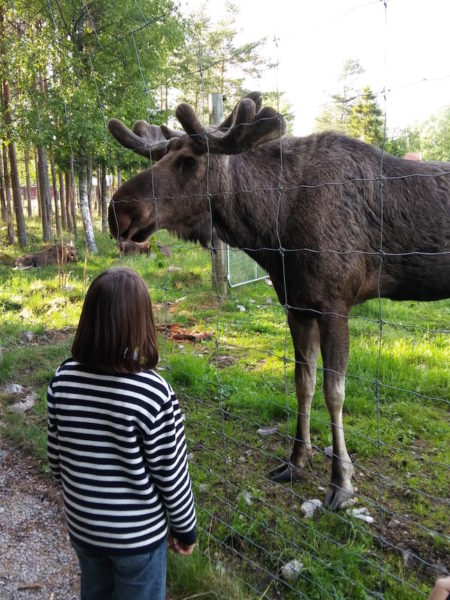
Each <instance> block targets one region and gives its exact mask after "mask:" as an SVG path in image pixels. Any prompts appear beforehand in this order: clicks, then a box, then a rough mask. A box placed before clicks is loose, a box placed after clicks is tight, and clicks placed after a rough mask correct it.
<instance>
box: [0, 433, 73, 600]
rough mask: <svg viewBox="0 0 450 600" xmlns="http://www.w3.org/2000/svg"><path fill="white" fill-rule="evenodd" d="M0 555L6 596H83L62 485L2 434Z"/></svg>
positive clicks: (1, 589)
mask: <svg viewBox="0 0 450 600" xmlns="http://www.w3.org/2000/svg"><path fill="white" fill-rule="evenodd" d="M0 557H1V559H0V598H2V600H44V599H45V600H76V599H77V598H78V597H79V596H78V589H79V568H78V561H77V558H76V555H75V553H74V552H73V550H72V547H71V545H70V542H69V537H68V535H67V531H66V527H65V524H64V518H63V515H62V503H61V496H60V491H59V489H58V487H57V486H56V484H55V483H54V482H53V481H52V479H51V477H50V476H46V475H43V474H42V473H41V472H40V467H39V464H38V462H37V461H36V460H35V459H33V458H32V457H30V456H29V455H27V454H25V453H23V452H21V451H20V450H19V449H17V448H15V447H14V446H13V445H12V444H11V443H9V442H8V441H6V440H4V439H1V438H0Z"/></svg>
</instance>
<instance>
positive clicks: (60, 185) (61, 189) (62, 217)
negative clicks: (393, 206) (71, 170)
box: [58, 170, 67, 230]
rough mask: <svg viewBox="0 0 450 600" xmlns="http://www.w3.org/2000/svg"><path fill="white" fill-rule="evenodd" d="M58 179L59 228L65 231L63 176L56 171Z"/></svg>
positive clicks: (60, 172)
mask: <svg viewBox="0 0 450 600" xmlns="http://www.w3.org/2000/svg"><path fill="white" fill-rule="evenodd" d="M58 177H59V200H60V204H61V226H62V228H63V229H65V230H67V218H66V202H65V195H64V175H63V174H62V171H59V170H58Z"/></svg>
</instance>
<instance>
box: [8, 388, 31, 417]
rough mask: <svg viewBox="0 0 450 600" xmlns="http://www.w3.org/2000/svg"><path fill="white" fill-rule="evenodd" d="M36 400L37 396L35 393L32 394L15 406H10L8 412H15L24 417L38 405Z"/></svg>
mask: <svg viewBox="0 0 450 600" xmlns="http://www.w3.org/2000/svg"><path fill="white" fill-rule="evenodd" d="M36 400H37V395H36V394H35V393H34V392H31V393H30V394H28V396H26V397H25V398H24V399H23V400H21V401H20V402H16V403H15V404H11V405H10V406H8V410H9V411H10V412H15V413H17V414H20V415H22V414H23V413H24V412H26V411H27V410H30V408H33V406H34V405H35V404H36Z"/></svg>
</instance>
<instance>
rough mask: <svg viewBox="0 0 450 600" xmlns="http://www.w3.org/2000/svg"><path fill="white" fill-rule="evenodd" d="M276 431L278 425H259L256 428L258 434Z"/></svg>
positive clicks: (268, 433)
mask: <svg viewBox="0 0 450 600" xmlns="http://www.w3.org/2000/svg"><path fill="white" fill-rule="evenodd" d="M277 431H278V425H274V426H273V427H260V428H259V429H257V430H256V433H257V434H258V435H263V436H264V435H275V433H277Z"/></svg>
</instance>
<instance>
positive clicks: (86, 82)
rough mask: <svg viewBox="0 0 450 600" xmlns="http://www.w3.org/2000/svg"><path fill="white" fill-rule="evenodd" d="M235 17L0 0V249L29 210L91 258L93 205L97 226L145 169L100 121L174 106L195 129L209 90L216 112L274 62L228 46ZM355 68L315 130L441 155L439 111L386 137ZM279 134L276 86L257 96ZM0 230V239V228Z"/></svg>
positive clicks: (139, 6)
mask: <svg viewBox="0 0 450 600" xmlns="http://www.w3.org/2000/svg"><path fill="white" fill-rule="evenodd" d="M238 15H239V12H238V9H237V7H236V6H235V5H233V4H232V3H228V4H227V8H226V15H225V16H224V17H223V18H222V19H221V20H219V21H213V20H212V19H211V18H210V17H209V16H208V14H207V12H206V9H205V7H203V8H200V9H199V10H198V11H197V12H195V13H192V14H189V15H187V14H186V11H184V12H181V10H180V8H179V6H178V5H177V4H176V3H175V2H172V1H171V0H142V1H140V2H139V3H138V2H137V1H136V0H126V1H124V2H121V3H110V2H106V0H95V2H87V1H86V0H79V1H76V2H68V1H64V0H60V1H55V0H32V1H27V2H25V1H21V0H17V1H15V2H12V1H9V0H1V1H0V80H1V110H0V140H1V155H2V157H1V158H2V160H1V161H0V203H1V219H2V221H3V223H4V224H5V225H6V229H4V230H3V229H2V236H3V238H4V237H5V236H6V239H2V242H3V243H4V244H7V245H8V244H14V243H17V242H18V243H19V245H20V246H21V247H26V246H27V245H28V244H29V240H28V235H27V226H26V219H25V216H27V217H30V216H31V215H32V214H33V211H36V212H37V213H38V216H39V218H40V219H41V223H42V241H44V242H49V241H51V240H54V239H55V238H58V239H59V238H61V234H62V232H63V231H67V232H69V233H71V234H74V235H78V233H79V232H78V230H77V220H78V218H79V217H81V223H82V231H81V232H80V233H81V235H83V236H85V238H86V243H87V245H88V248H89V251H90V252H91V253H96V252H97V246H96V241H95V233H94V228H93V224H92V210H93V208H92V207H93V204H94V205H95V208H96V210H97V212H98V214H99V216H100V218H101V224H102V225H101V226H102V229H103V230H104V231H106V229H107V216H106V207H107V203H108V200H109V197H110V194H111V191H112V189H113V188H114V187H116V186H117V185H119V184H120V182H121V179H122V177H123V176H125V177H128V176H130V175H131V174H132V173H135V172H137V171H138V170H140V169H141V168H143V167H144V166H147V164H146V163H145V162H143V161H141V160H139V158H136V156H135V155H133V154H132V153H129V152H127V151H124V150H123V149H121V148H120V147H119V146H118V145H117V144H116V143H115V142H114V141H113V140H112V139H111V138H110V136H109V134H108V132H107V129H106V123H107V120H108V119H109V118H110V117H112V116H114V117H116V118H119V119H121V120H123V121H124V122H125V123H128V124H130V125H131V124H132V123H133V122H134V121H135V120H137V119H138V118H145V119H146V120H147V121H149V122H152V123H154V124H162V123H168V122H170V121H171V120H172V118H173V113H174V108H175V106H176V104H177V103H178V101H181V100H184V101H187V102H189V103H191V104H192V105H193V107H194V109H195V110H196V111H197V112H198V113H199V114H200V115H201V117H202V118H203V120H204V122H205V123H207V122H208V95H209V94H210V93H221V94H223V97H224V99H225V112H227V110H228V109H229V108H231V107H232V106H233V105H234V104H235V102H236V101H237V100H238V99H239V98H241V97H242V96H244V95H245V94H246V93H247V92H248V91H250V90H249V89H248V87H246V86H247V85H248V82H249V81H253V82H256V84H255V85H254V87H256V86H257V85H258V84H257V82H258V78H259V79H260V80H261V75H262V73H264V72H267V71H268V70H270V69H276V68H277V65H276V61H275V60H273V61H272V60H270V59H268V58H267V53H264V52H263V48H264V45H265V43H266V41H267V40H265V39H255V40H253V41H250V42H247V43H244V44H241V43H239V42H238V39H242V38H241V37H240V36H239V34H240V30H239V28H238V25H237V17H238ZM364 73H365V71H364V66H363V65H362V64H361V63H360V61H359V60H358V59H357V58H354V57H349V58H348V59H347V61H346V62H345V64H344V65H343V68H342V73H341V74H340V77H339V80H338V81H339V89H336V90H335V91H334V92H332V93H330V94H329V98H328V100H327V102H326V103H324V104H323V105H321V106H320V107H319V109H318V114H317V117H316V125H315V129H316V130H323V129H330V128H331V129H336V130H338V131H341V132H343V133H346V134H348V135H352V136H355V137H357V138H360V139H363V140H364V141H367V142H370V143H374V144H377V145H378V146H380V147H381V146H382V147H384V149H385V151H387V152H390V153H392V154H396V155H399V156H403V155H405V154H406V153H411V152H412V153H418V156H420V157H421V158H423V159H432V160H448V159H449V156H450V135H449V131H450V107H449V106H447V107H444V108H443V109H442V111H440V112H439V113H438V114H434V115H430V116H429V118H428V119H427V120H425V121H424V122H423V123H420V124H417V123H415V124H414V125H413V126H411V127H407V128H404V129H401V130H396V131H393V132H388V131H386V130H385V115H384V112H383V110H382V108H381V102H380V98H379V96H378V94H376V93H375V92H374V91H373V90H372V88H371V86H370V82H368V81H366V80H365V75H364ZM261 91H262V92H263V93H264V99H265V103H266V104H272V105H274V106H277V107H279V109H280V110H281V112H283V114H284V115H285V116H286V118H287V120H288V122H289V124H290V130H291V131H292V128H293V124H294V122H295V117H296V115H295V113H294V112H293V110H292V105H291V104H290V103H289V102H288V101H287V100H286V96H285V95H284V94H283V91H282V90H281V91H278V90H264V89H263V90H261ZM3 232H5V233H3Z"/></svg>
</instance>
